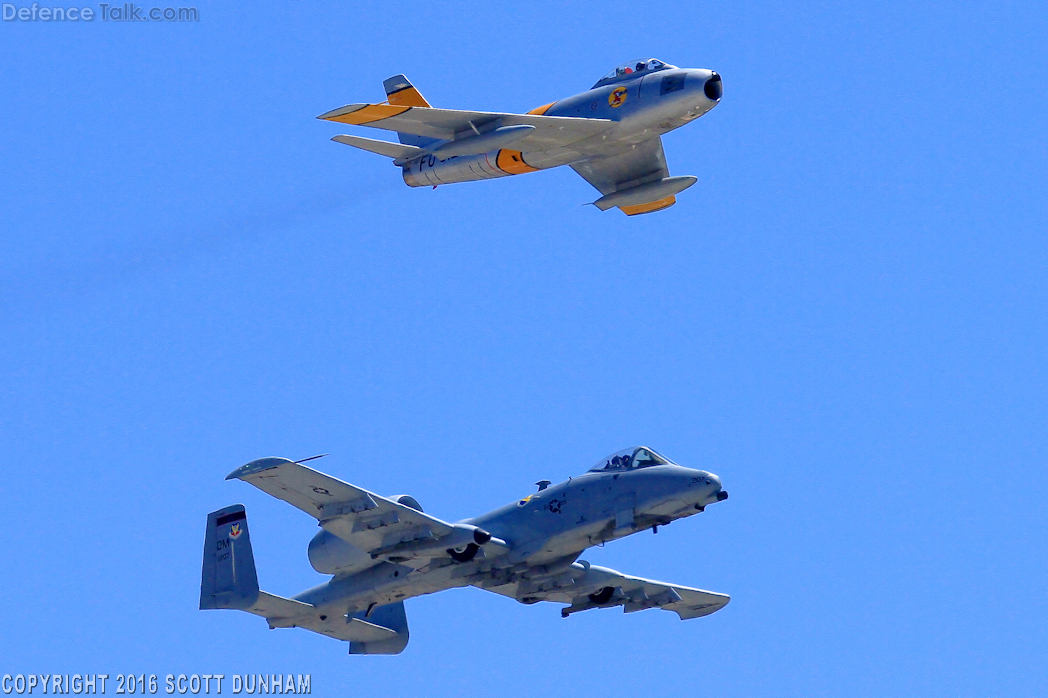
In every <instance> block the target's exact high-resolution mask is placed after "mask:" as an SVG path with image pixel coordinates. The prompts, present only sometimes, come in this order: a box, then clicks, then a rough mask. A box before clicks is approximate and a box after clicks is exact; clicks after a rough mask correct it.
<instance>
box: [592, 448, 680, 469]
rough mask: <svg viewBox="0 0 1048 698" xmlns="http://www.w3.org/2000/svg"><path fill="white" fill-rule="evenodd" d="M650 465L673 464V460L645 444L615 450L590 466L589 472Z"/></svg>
mask: <svg viewBox="0 0 1048 698" xmlns="http://www.w3.org/2000/svg"><path fill="white" fill-rule="evenodd" d="M652 465H673V461H671V460H670V459H669V458H666V457H665V456H661V455H659V454H658V453H656V452H655V451H653V450H651V449H650V448H647V447H646V446H633V447H631V448H624V449H622V450H621V451H615V453H612V454H611V455H610V456H608V457H607V458H602V459H601V460H600V461H598V462H597V464H596V465H594V466H593V467H592V468H590V469H589V472H591V473H605V472H610V471H616V470H636V469H637V468H647V467H649V466H652Z"/></svg>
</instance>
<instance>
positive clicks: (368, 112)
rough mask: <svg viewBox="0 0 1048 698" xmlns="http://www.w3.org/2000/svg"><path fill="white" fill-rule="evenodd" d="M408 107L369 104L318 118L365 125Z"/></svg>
mask: <svg viewBox="0 0 1048 698" xmlns="http://www.w3.org/2000/svg"><path fill="white" fill-rule="evenodd" d="M408 109H411V107H405V106H394V105H392V104H367V105H365V106H364V107H362V108H360V109H355V110H353V111H351V112H348V113H342V114H340V113H339V112H340V110H339V109H336V110H334V111H330V112H328V113H327V114H321V115H320V116H318V117H317V118H318V119H324V120H325V121H337V122H338V123H340V124H350V125H353V126H363V125H365V124H370V123H371V122H372V121H378V120H380V119H388V118H389V117H391V116H396V115H397V114H403V113H404V112H406V111H407V110H408Z"/></svg>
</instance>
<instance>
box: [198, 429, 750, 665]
mask: <svg viewBox="0 0 1048 698" xmlns="http://www.w3.org/2000/svg"><path fill="white" fill-rule="evenodd" d="M306 460H310V459H306ZM226 479H227V480H244V481H245V482H249V483H251V484H252V485H254V486H255V487H258V488H259V489H260V490H262V491H263V492H266V493H267V494H270V495H272V496H274V497H276V498H278V499H282V500H284V501H285V502H288V503H289V504H291V505H293V506H295V507H298V508H299V509H301V510H302V511H304V512H306V513H307V514H309V515H310V516H313V517H315V518H316V519H317V521H318V522H319V525H320V527H321V528H322V529H323V530H322V531H320V532H319V533H317V535H316V536H315V537H314V538H313V540H312V541H311V542H310V543H309V562H310V564H312V565H313V568H314V569H315V570H316V571H317V572H321V573H323V574H330V575H333V576H332V578H331V579H330V580H329V581H327V582H325V583H324V584H321V585H320V586H318V587H315V588H313V589H310V590H308V591H305V592H302V593H301V594H299V595H298V596H295V597H294V598H291V599H287V598H282V597H279V596H274V595H273V594H269V593H266V592H264V591H259V587H258V577H257V575H256V573H255V563H254V557H253V555H252V552H251V539H250V537H249V534H248V528H247V514H246V513H245V510H244V507H243V505H240V504H236V505H233V506H230V507H226V508H224V509H220V510H218V511H216V512H213V513H211V514H209V515H208V517H207V532H206V534H205V537H204V564H203V570H202V576H201V582H200V608H201V609H210V608H232V609H239V610H242V611H247V612H248V613H253V614H255V615H257V616H262V617H263V618H265V619H266V621H267V622H268V623H269V627H270V628H305V629H307V630H312V631H313V632H317V633H321V634H323V635H327V636H328V637H333V638H336V639H339V640H346V641H348V642H349V643H350V644H349V652H350V654H399V653H400V652H402V651H403V650H404V648H405V647H406V646H407V643H408V624H407V617H406V615H405V613H404V599H407V598H411V597H414V596H421V595H423V594H432V593H434V592H437V591H442V590H444V589H451V588H454V587H463V586H475V587H478V588H480V589H487V590H489V591H493V592H495V593H497V594H502V595H504V596H508V597H510V598H513V599H516V600H517V601H520V602H521V603H525V604H532V603H536V602H538V601H554V602H559V603H564V604H568V605H567V607H565V608H563V609H561V615H562V616H563V617H564V618H567V617H568V616H570V615H571V614H572V613H577V612H578V611H585V610H587V609H591V608H613V607H616V606H622V607H623V610H624V611H625V612H626V613H631V612H633V611H641V610H644V609H648V608H661V609H665V610H669V611H673V612H674V613H676V614H677V615H679V616H680V618H681V620H688V619H690V618H698V617H700V616H706V615H709V614H711V613H713V612H715V611H718V610H720V609H721V608H723V607H724V606H725V605H726V604H727V603H728V601H729V600H730V599H729V597H728V596H726V595H724V594H716V593H713V592H709V591H701V590H699V589H693V588H691V587H685V586H678V585H676V584H666V583H664V582H655V581H652V580H650V579H642V578H640V577H633V576H630V575H627V574H622V573H620V572H616V571H615V570H611V569H607V568H606V567H598V566H596V565H591V564H589V563H588V562H586V561H584V560H580V559H579V555H580V554H581V553H582V551H584V550H585V549H586V548H589V547H591V546H594V545H603V544H604V543H605V542H607V541H611V540H615V539H617V538H622V537H624V536H628V535H630V534H631V533H636V532H638V531H642V530H646V529H649V528H650V529H652V531H654V532H658V527H659V526H665V525H666V524H668V523H670V522H671V521H676V520H677V519H682V518H684V517H686V516H691V515H692V514H697V513H699V512H701V511H703V510H704V509H705V508H706V507H707V506H709V505H710V504H712V503H714V502H720V501H723V500H725V499H727V498H728V493H727V492H725V491H724V490H723V489H722V488H721V481H720V479H719V478H718V477H717V476H716V475H714V474H712V473H708V472H706V471H704V470H693V469H691V468H685V467H682V466H680V465H677V464H676V463H674V462H672V461H670V460H669V459H668V458H665V457H663V456H661V455H659V454H658V453H656V452H655V451H653V450H652V449H650V448H645V447H635V448H629V449H624V450H622V451H619V452H617V453H614V454H612V455H611V456H609V457H607V458H605V459H603V460H601V461H600V462H599V463H597V464H596V465H595V466H594V467H593V468H591V469H590V470H589V471H588V472H586V473H585V474H583V475H581V476H579V477H574V478H569V479H568V481H567V482H562V483H560V484H559V485H552V486H551V483H550V482H549V480H542V481H541V482H537V483H535V484H536V485H538V488H539V489H538V491H537V492H535V493H533V494H530V495H528V496H526V497H524V498H522V499H520V500H518V501H516V502H513V503H511V504H507V505H506V506H504V507H502V508H500V509H496V510H494V511H492V512H489V513H487V514H484V515H482V516H478V517H476V518H473V519H466V520H464V521H460V522H458V523H453V524H452V523H446V522H444V521H441V520H440V519H438V518H436V517H434V516H431V515H430V514H426V513H423V511H422V507H421V506H419V503H418V502H417V501H416V500H415V499H414V498H413V497H411V496H408V495H397V496H393V497H381V496H379V495H377V494H375V493H373V492H368V491H367V490H364V489H361V488H360V487H356V486H355V485H350V484H348V483H345V482H342V481H341V480H337V479H335V478H333V477H331V476H329V475H324V474H323V473H320V472H317V471H316V470H313V469H312V468H309V467H307V466H305V465H302V461H298V462H296V461H291V460H288V459H286V458H262V459H260V460H256V461H252V462H251V463H248V464H247V465H245V466H243V467H241V468H238V469H237V470H234V471H233V472H232V473H230V474H229V475H228V476H227V477H226Z"/></svg>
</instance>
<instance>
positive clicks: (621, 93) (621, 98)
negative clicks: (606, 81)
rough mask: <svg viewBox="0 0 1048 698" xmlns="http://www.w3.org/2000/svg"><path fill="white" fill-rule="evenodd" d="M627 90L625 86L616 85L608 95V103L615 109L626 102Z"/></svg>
mask: <svg viewBox="0 0 1048 698" xmlns="http://www.w3.org/2000/svg"><path fill="white" fill-rule="evenodd" d="M626 94H627V90H626V88H625V87H616V88H615V89H614V90H612V91H611V94H609V95H608V104H610V105H611V106H612V107H615V108H616V109H617V108H618V107H621V106H622V105H623V104H625V103H626Z"/></svg>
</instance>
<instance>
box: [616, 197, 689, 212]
mask: <svg viewBox="0 0 1048 698" xmlns="http://www.w3.org/2000/svg"><path fill="white" fill-rule="evenodd" d="M675 203H677V198H676V197H675V196H672V195H670V196H667V197H666V198H665V199H659V200H658V201H652V202H650V203H646V204H637V205H636V206H619V208H620V209H622V212H623V213H625V214H626V215H627V216H636V215H639V214H641V213H651V212H653V211H661V210H662V209H664V208H669V207H670V206H672V205H673V204H675Z"/></svg>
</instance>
